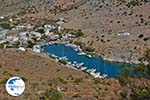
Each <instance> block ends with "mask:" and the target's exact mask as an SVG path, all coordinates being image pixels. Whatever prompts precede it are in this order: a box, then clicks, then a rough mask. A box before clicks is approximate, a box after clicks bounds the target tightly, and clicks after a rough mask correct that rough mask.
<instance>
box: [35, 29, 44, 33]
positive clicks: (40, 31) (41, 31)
mask: <svg viewBox="0 0 150 100" xmlns="http://www.w3.org/2000/svg"><path fill="white" fill-rule="evenodd" d="M36 32H39V33H42V34H44V32H45V31H44V29H42V28H41V29H38V30H37V31H36Z"/></svg>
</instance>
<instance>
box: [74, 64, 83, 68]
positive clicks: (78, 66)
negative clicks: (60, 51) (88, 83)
mask: <svg viewBox="0 0 150 100" xmlns="http://www.w3.org/2000/svg"><path fill="white" fill-rule="evenodd" d="M83 65H84V63H79V64H76V67H77V68H80V67H81V66H83Z"/></svg>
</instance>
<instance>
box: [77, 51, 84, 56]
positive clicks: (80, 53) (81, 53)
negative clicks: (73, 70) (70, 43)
mask: <svg viewBox="0 0 150 100" xmlns="http://www.w3.org/2000/svg"><path fill="white" fill-rule="evenodd" d="M77 54H78V55H86V53H84V52H79V53H77Z"/></svg>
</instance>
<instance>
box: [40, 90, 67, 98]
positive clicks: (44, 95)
mask: <svg viewBox="0 0 150 100" xmlns="http://www.w3.org/2000/svg"><path fill="white" fill-rule="evenodd" d="M39 99H40V100H64V97H63V95H62V94H61V92H59V91H58V90H56V89H52V90H46V92H45V93H42V94H41V95H40V96H39Z"/></svg>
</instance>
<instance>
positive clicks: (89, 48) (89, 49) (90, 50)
mask: <svg viewBox="0 0 150 100" xmlns="http://www.w3.org/2000/svg"><path fill="white" fill-rule="evenodd" d="M94 50H95V49H94V48H92V47H90V46H88V47H85V51H87V52H94Z"/></svg>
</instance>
